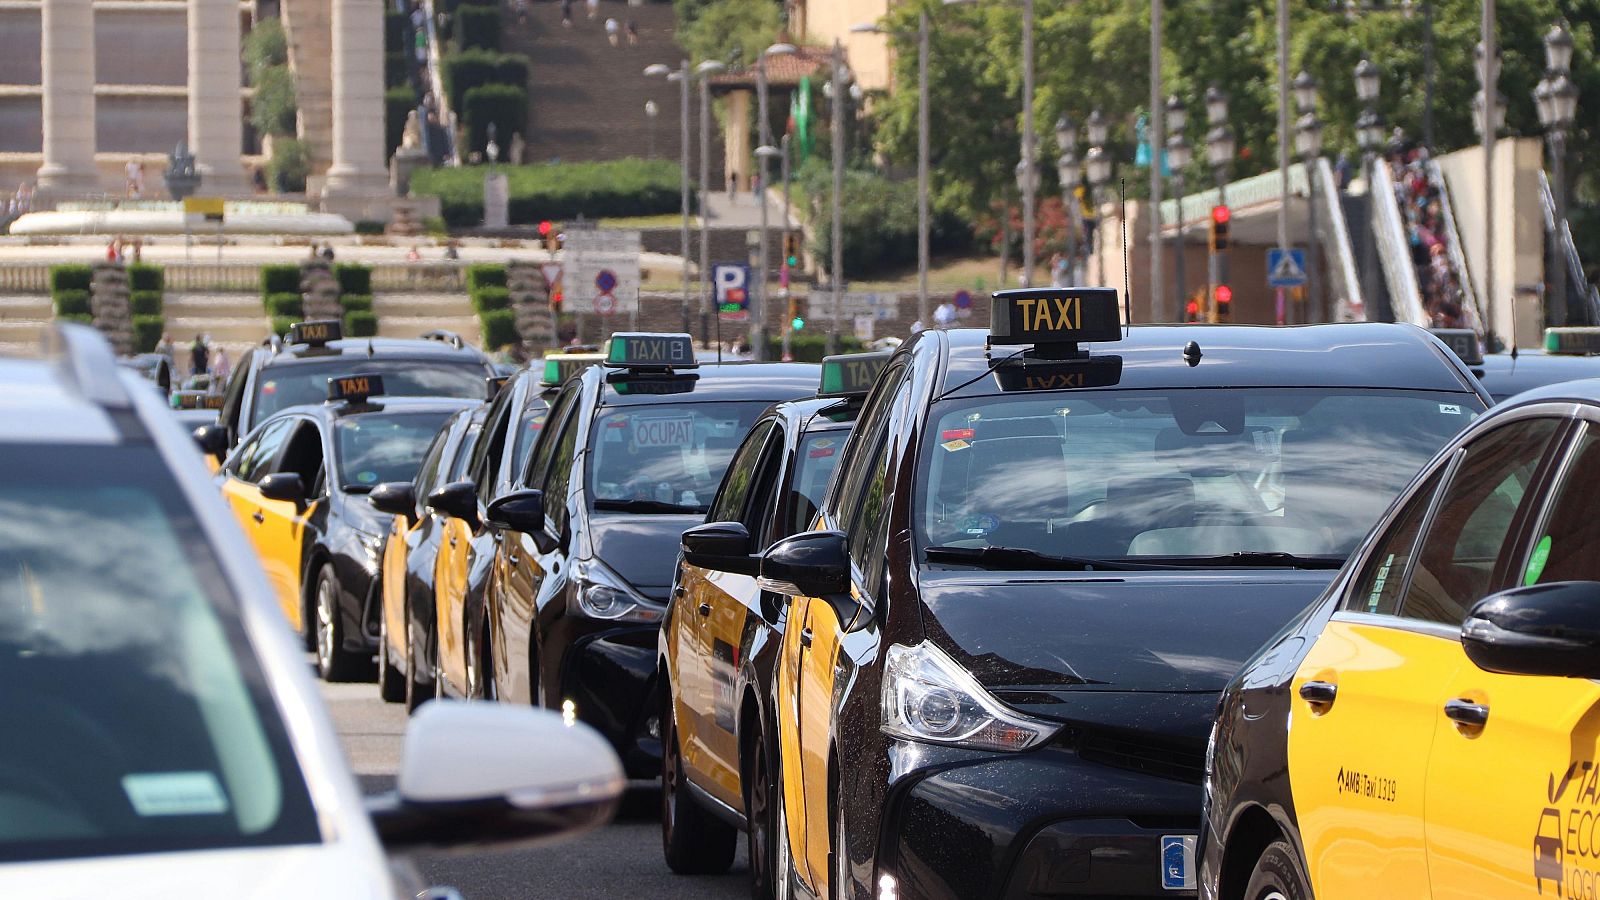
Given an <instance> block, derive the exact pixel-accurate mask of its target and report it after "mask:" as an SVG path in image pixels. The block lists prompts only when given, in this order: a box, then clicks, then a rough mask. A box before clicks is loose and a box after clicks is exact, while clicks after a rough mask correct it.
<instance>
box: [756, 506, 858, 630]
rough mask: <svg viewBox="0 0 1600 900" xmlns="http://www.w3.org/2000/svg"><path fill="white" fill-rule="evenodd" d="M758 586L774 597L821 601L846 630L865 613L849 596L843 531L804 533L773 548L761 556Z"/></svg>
mask: <svg viewBox="0 0 1600 900" xmlns="http://www.w3.org/2000/svg"><path fill="white" fill-rule="evenodd" d="M756 583H757V584H759V585H760V586H761V589H762V590H766V591H772V592H773V593H775V594H783V595H785V596H788V597H817V598H820V599H821V600H822V601H823V602H825V603H827V604H828V605H829V606H831V607H833V612H834V615H835V616H837V617H838V619H839V623H840V624H841V625H843V626H844V627H845V628H847V629H852V623H855V622H856V620H857V619H858V618H859V614H860V613H861V611H862V609H861V603H860V602H859V601H857V600H856V598H855V597H853V596H851V593H850V551H849V543H848V539H847V538H846V537H845V533H844V532H842V531H803V532H801V533H800V534H794V535H790V536H789V537H786V538H784V539H783V540H781V541H778V542H777V543H776V544H773V545H772V546H771V547H769V548H767V552H766V553H764V554H762V556H761V569H760V573H759V575H758V577H757V578H756ZM852 630H853V629H852Z"/></svg>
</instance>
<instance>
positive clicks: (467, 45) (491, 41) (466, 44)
mask: <svg viewBox="0 0 1600 900" xmlns="http://www.w3.org/2000/svg"><path fill="white" fill-rule="evenodd" d="M500 27H501V26H500V10H499V9H498V8H497V7H493V6H463V7H462V8H461V9H459V10H457V11H456V24H455V34H456V43H457V44H458V45H459V46H460V47H461V49H463V50H474V49H482V50H499V49H500Z"/></svg>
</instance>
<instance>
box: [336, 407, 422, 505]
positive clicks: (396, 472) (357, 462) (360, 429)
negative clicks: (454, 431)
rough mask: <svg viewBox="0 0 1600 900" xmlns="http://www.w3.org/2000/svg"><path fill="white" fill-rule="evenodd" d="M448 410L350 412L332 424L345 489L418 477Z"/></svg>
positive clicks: (340, 481) (342, 483)
mask: <svg viewBox="0 0 1600 900" xmlns="http://www.w3.org/2000/svg"><path fill="white" fill-rule="evenodd" d="M448 418H450V411H449V410H443V411H440V412H425V413H424V412H417V413H384V414H376V415H375V414H368V415H360V416H351V417H349V418H345V419H340V420H339V422H338V424H337V425H335V426H334V438H335V440H336V441H337V443H338V445H339V448H338V449H339V457H338V459H339V484H340V485H342V486H343V487H344V488H345V490H350V489H351V488H371V487H373V486H375V485H379V484H383V483H384V482H386V481H411V480H412V479H414V478H416V477H417V469H418V468H419V467H420V466H421V465H422V456H423V454H424V453H427V452H428V444H429V443H430V442H432V441H433V436H434V435H435V434H438V432H439V428H440V427H441V426H443V425H444V421H445V419H448Z"/></svg>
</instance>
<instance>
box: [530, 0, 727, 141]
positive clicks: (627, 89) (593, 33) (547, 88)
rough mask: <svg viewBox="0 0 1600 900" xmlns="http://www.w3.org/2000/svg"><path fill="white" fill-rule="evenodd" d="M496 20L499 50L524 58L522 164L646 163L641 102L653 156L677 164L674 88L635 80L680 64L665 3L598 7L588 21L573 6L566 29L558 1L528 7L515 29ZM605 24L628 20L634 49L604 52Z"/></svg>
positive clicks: (617, 2) (607, 2)
mask: <svg viewBox="0 0 1600 900" xmlns="http://www.w3.org/2000/svg"><path fill="white" fill-rule="evenodd" d="M504 15H505V17H506V20H505V29H504V31H503V32H502V33H501V37H500V46H501V49H502V50H505V51H506V52H509V53H520V54H522V55H524V56H526V57H527V58H528V65H529V69H530V76H529V86H528V98H529V100H528V105H529V110H528V130H529V132H530V133H529V134H527V135H524V138H525V139H526V140H527V142H528V149H527V161H528V162H546V161H549V160H551V159H556V158H560V159H562V160H565V161H568V162H574V161H585V160H602V159H621V158H623V157H629V156H637V157H643V156H646V155H647V154H648V151H649V148H650V133H651V122H650V119H649V117H648V116H646V115H645V112H644V105H645V101H647V100H654V101H655V102H656V105H657V107H658V108H659V114H658V115H657V116H656V120H655V123H654V126H655V127H654V130H655V154H656V157H657V158H658V159H677V158H678V152H679V151H678V148H679V140H678V138H679V130H678V129H679V115H680V113H679V104H678V96H679V95H678V85H677V84H676V83H673V82H669V81H667V80H666V79H665V78H646V77H645V76H644V75H643V74H641V73H642V72H643V71H644V67H645V66H648V65H651V64H652V63H665V64H666V65H669V66H672V67H674V68H676V67H677V65H678V63H679V62H680V61H681V60H682V58H683V51H682V50H680V49H679V48H678V46H677V44H676V43H675V42H674V41H673V27H674V23H675V22H676V19H675V17H674V15H673V11H672V4H670V3H659V2H646V3H643V4H641V5H638V6H634V5H630V4H629V3H627V2H625V0H600V10H599V13H598V14H597V15H596V16H595V18H593V19H590V18H587V12H586V8H585V6H584V4H583V3H581V2H575V3H573V5H572V27H570V28H563V27H561V4H560V2H558V0H535V2H533V3H530V4H529V9H528V21H527V22H526V23H525V24H520V25H519V24H518V23H517V20H516V16H515V14H514V13H511V12H510V11H509V10H507V11H506V12H505V13H504ZM607 18H615V19H616V20H617V21H618V22H619V23H626V22H627V21H628V20H629V19H632V20H633V22H634V25H635V26H636V27H637V28H638V31H639V43H638V44H637V45H636V46H631V47H630V46H628V42H627V39H626V37H623V38H620V39H619V44H620V46H617V47H613V46H611V44H610V43H609V42H608V41H607V40H606V30H605V22H606V19H607ZM695 127H698V125H696V126H695ZM694 133H695V134H698V133H699V132H694ZM718 155H719V156H720V154H718ZM692 171H697V170H692Z"/></svg>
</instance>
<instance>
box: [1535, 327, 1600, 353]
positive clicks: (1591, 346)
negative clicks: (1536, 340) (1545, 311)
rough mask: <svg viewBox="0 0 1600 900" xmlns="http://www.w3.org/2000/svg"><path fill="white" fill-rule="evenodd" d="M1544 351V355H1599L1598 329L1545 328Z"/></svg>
mask: <svg viewBox="0 0 1600 900" xmlns="http://www.w3.org/2000/svg"><path fill="white" fill-rule="evenodd" d="M1544 349H1545V352H1546V353H1562V354H1569V355H1573V356H1594V355H1597V354H1600V328H1595V327H1593V326H1587V327H1568V328H1546V329H1545V330H1544Z"/></svg>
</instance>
